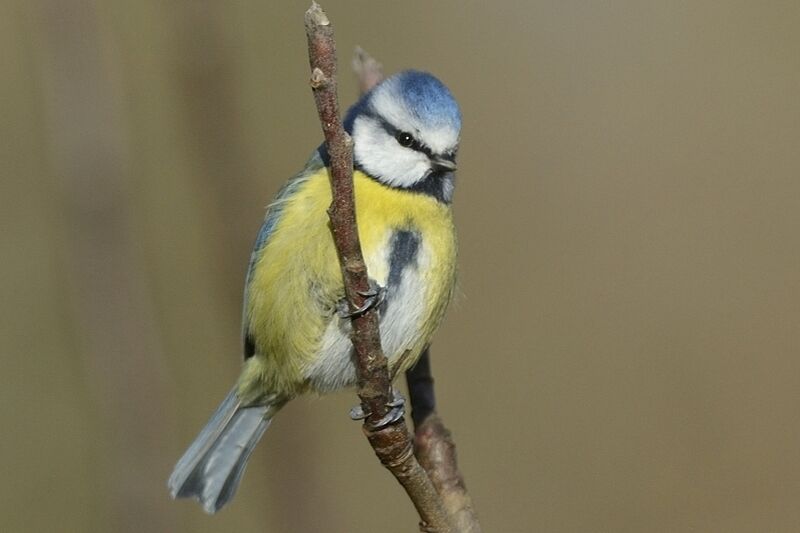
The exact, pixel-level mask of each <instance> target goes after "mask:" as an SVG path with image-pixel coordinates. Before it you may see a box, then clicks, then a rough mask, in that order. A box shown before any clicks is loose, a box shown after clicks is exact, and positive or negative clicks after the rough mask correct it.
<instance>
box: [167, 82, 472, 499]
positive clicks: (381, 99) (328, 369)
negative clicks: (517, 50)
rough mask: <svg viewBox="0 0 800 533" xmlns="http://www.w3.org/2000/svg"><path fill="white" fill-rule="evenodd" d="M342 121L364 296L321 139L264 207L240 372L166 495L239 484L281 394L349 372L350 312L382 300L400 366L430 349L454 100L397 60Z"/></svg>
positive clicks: (338, 379)
mask: <svg viewBox="0 0 800 533" xmlns="http://www.w3.org/2000/svg"><path fill="white" fill-rule="evenodd" d="M343 125H344V128H345V130H346V131H347V132H348V133H349V134H350V136H351V138H352V140H353V167H354V172H353V184H354V195H355V205H356V220H357V223H358V233H359V238H360V241H361V247H362V251H363V255H364V260H365V263H366V266H367V270H368V273H369V278H370V279H369V281H370V288H371V289H372V290H371V291H370V293H369V294H368V295H367V296H368V298H367V300H366V303H365V304H364V307H363V308H361V309H357V310H355V311H350V310H349V309H348V307H347V303H346V300H345V299H344V285H343V280H342V274H341V270H340V266H339V262H338V258H337V254H336V250H335V248H334V244H333V239H332V236H331V233H330V227H329V220H328V215H327V209H328V206H329V205H330V203H331V190H330V185H329V172H330V169H329V163H330V158H329V156H328V153H327V149H326V147H325V144H324V143H323V144H322V145H320V146H319V147H318V148H317V149H316V150H314V152H313V153H312V155H311V157H310V159H309V160H308V162H307V163H306V165H305V168H304V169H303V170H302V171H301V172H300V173H298V174H297V175H295V176H294V177H292V178H290V179H289V181H288V182H287V183H286V184H285V185H284V186H283V187H282V189H281V190H280V191H279V192H278V194H277V197H276V198H275V200H274V201H273V202H272V203H271V204H269V205H268V206H267V209H266V214H265V217H264V221H263V224H262V226H261V229H260V231H259V232H258V235H257V238H256V242H255V245H254V248H253V252H252V254H251V257H250V261H249V265H248V268H247V274H246V278H245V288H244V305H243V312H242V315H243V316H242V338H243V352H244V363H243V365H242V370H241V374H240V376H239V378H238V380H237V382H236V384H235V386H234V387H233V389H232V390H231V391H230V393H229V394H228V395H227V397H226V398H225V399H224V400H223V402H222V404H221V405H220V406H219V407H218V408H217V410H216V412H215V413H214V414H213V415H212V417H211V419H210V420H209V421H208V423H207V424H206V426H205V427H204V428H203V429H202V430H201V432H200V433H199V435H198V436H197V438H196V439H195V440H194V442H193V443H192V444H191V445H190V447H189V448H188V449H187V450H186V452H185V453H184V455H183V456H182V457H181V458H180V459H179V461H178V462H177V464H176V465H175V468H174V470H173V472H172V475H171V476H170V478H169V481H168V488H169V490H170V493H171V495H172V497H173V498H194V499H196V500H198V501H199V503H200V504H201V505H202V506H203V509H204V510H205V511H206V512H207V513H209V514H214V513H216V512H217V511H219V510H220V509H221V508H222V507H223V506H224V505H225V504H226V503H228V502H229V501H230V500H231V498H232V497H233V496H234V494H235V492H236V489H237V487H238V485H239V482H240V480H241V478H242V475H243V473H244V470H245V466H246V464H247V460H248V459H249V457H250V455H251V454H252V452H253V449H254V448H255V446H256V444H257V443H258V441H259V440H260V439H261V437H262V435H263V434H264V432H265V431H266V429H267V428H268V427H269V425H270V423H271V421H272V419H273V417H274V416H275V414H276V413H277V412H278V411H279V410H280V409H281V407H283V406H284V405H285V404H286V403H287V402H288V401H290V400H292V399H293V398H296V397H297V396H299V395H301V394H306V393H312V394H314V393H316V394H325V393H328V392H333V391H337V390H340V389H343V388H347V387H352V386H354V385H355V383H356V370H355V365H354V351H353V346H352V343H351V340H350V332H351V327H352V326H351V319H350V318H351V316H352V315H353V314H354V313H356V314H358V313H363V312H366V310H367V309H368V308H373V307H374V308H376V309H377V310H378V313H379V325H380V336H381V344H382V347H383V351H384V353H385V355H386V357H387V359H388V364H389V368H390V373H391V375H393V376H395V375H399V374H400V373H402V372H404V371H405V370H407V369H408V368H410V367H411V366H412V365H413V364H414V363H415V362H416V360H417V359H418V358H419V356H420V354H421V353H422V351H423V350H424V349H425V348H427V346H428V345H429V343H430V342H431V338H432V336H433V334H434V333H435V331H436V329H437V328H438V327H439V324H440V323H441V321H442V318H443V316H444V314H445V310H446V308H447V306H448V303H449V301H450V300H451V297H452V294H453V292H454V288H455V280H456V234H455V227H454V224H453V215H452V201H453V193H454V185H455V170H456V155H457V152H458V147H459V142H460V136H461V110H460V108H459V105H458V103H457V101H456V99H455V98H454V96H453V95H452V93H451V92H450V90H449V89H448V88H447V87H446V86H445V85H444V84H443V83H442V82H441V81H440V80H439V79H438V78H436V77H435V76H433V75H432V74H430V73H427V72H422V71H418V70H404V71H401V72H399V73H397V74H395V75H393V76H390V77H388V78H386V79H384V80H383V81H382V82H380V83H378V84H377V85H376V86H374V87H373V88H372V89H371V90H370V91H368V92H367V93H365V94H364V95H363V96H362V97H361V98H360V99H359V100H358V101H357V102H356V103H355V104H354V105H353V106H352V107H351V108H350V110H349V111H348V112H347V114H346V117H345V120H344V122H343ZM391 407H392V409H391V411H390V413H391V416H390V418H389V419H385V423H391V422H394V421H396V420H397V419H399V417H401V416H402V399H399V400H396V401H392V403H391ZM353 417H354V418H357V417H358V415H357V414H355V415H353Z"/></svg>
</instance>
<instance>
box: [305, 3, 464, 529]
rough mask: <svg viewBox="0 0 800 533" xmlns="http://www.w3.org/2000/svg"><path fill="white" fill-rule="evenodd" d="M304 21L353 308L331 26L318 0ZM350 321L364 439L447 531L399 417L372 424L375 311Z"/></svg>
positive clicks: (345, 154) (379, 365)
mask: <svg viewBox="0 0 800 533" xmlns="http://www.w3.org/2000/svg"><path fill="white" fill-rule="evenodd" d="M305 26H306V34H307V36H308V56H309V62H310V64H311V82H310V83H311V88H312V90H313V92H314V100H315V101H316V104H317V112H318V113H319V118H320V123H321V125H322V131H323V133H324V134H325V143H326V146H327V148H328V154H329V156H330V180H331V191H332V195H333V198H332V202H331V206H330V208H329V209H328V215H329V217H330V220H331V232H332V234H333V240H334V244H335V246H336V251H337V253H338V255H339V262H340V265H341V268H342V277H343V279H344V288H345V297H346V298H347V301H348V302H349V305H350V309H351V311H354V310H356V309H358V308H359V307H360V306H362V305H363V304H364V296H363V295H362V294H363V293H366V292H367V291H368V290H369V278H368V276H367V267H366V264H365V263H364V258H363V256H362V254H361V245H360V243H359V239H358V227H357V226H356V219H355V200H354V193H353V142H352V140H351V139H350V136H349V135H347V133H346V132H345V131H344V128H343V126H342V122H341V119H340V117H339V103H338V98H337V94H336V47H335V42H334V39H333V28H332V26H331V24H330V21H329V20H328V17H327V16H326V15H325V12H324V11H322V9H321V8H320V7H319V5H317V3H316V2H313V3H312V4H311V7H310V8H309V9H308V11H307V12H306V15H305ZM352 326H353V332H352V337H351V338H352V341H353V346H354V348H355V353H356V375H357V385H358V396H359V398H360V399H361V407H362V409H363V410H364V412H365V413H368V414H369V416H368V417H367V418H366V419H365V420H364V427H363V429H364V432H365V434H366V436H367V439H368V440H369V442H370V444H371V445H372V448H373V449H374V450H375V454H376V455H377V456H378V458H379V459H380V460H381V463H383V465H384V466H385V467H386V468H388V469H389V470H390V471H391V472H392V474H394V476H395V477H396V478H397V480H398V481H399V482H400V484H401V485H402V486H403V488H404V489H405V490H406V493H407V494H408V496H409V498H411V501H412V502H413V503H414V506H415V507H416V509H417V512H418V513H419V516H420V519H421V521H422V523H421V524H420V528H421V529H422V530H423V531H429V532H436V533H440V532H449V531H452V529H451V528H450V525H449V523H448V521H447V515H446V514H445V512H444V510H443V508H442V503H441V501H440V499H439V496H438V494H437V492H436V490H435V488H434V486H433V484H432V483H431V480H430V478H429V477H428V475H427V474H426V473H425V471H424V470H423V469H422V467H421V466H420V465H419V463H418V462H417V460H416V458H415V457H414V454H413V451H412V446H411V439H410V437H409V434H408V430H407V428H406V425H405V423H404V422H403V421H402V419H401V420H399V421H398V422H396V423H394V424H391V425H388V426H384V427H382V428H379V429H373V428H374V427H375V423H376V422H377V421H379V420H380V419H381V418H383V416H384V415H386V413H387V412H388V407H387V404H388V403H389V402H390V399H391V381H390V380H389V370H388V366H387V361H386V357H385V356H384V355H383V350H382V349H381V343H380V332H379V330H378V314H377V311H376V310H375V309H371V310H369V311H367V312H366V313H364V314H362V315H360V316H355V317H353V319H352Z"/></svg>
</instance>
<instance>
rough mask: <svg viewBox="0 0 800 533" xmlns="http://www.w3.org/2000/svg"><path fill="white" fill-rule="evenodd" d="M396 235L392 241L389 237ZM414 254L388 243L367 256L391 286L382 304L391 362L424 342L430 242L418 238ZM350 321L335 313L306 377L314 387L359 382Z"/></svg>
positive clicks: (381, 279)
mask: <svg viewBox="0 0 800 533" xmlns="http://www.w3.org/2000/svg"><path fill="white" fill-rule="evenodd" d="M389 240H390V239H387V241H389ZM412 245H413V246H414V247H415V249H414V252H413V254H407V255H413V257H404V258H400V259H398V257H397V256H398V252H397V248H398V247H397V246H392V245H391V244H389V242H387V245H386V246H383V247H381V250H380V251H379V253H377V254H373V256H372V257H369V258H367V268H368V271H369V275H370V277H371V278H372V279H374V280H375V281H377V282H378V283H379V284H380V285H381V286H382V287H386V289H387V295H386V302H385V304H384V305H383V306H381V311H380V312H381V315H380V331H381V346H382V348H383V353H384V354H385V355H386V357H387V358H389V364H390V366H391V365H392V364H393V363H394V362H395V361H397V359H398V358H399V357H400V356H402V355H403V354H404V353H405V352H406V351H407V350H409V349H412V348H413V347H415V346H419V342H420V336H421V335H422V334H423V333H422V331H421V328H420V325H421V323H422V320H423V318H422V315H423V311H424V305H425V294H426V288H427V287H426V276H425V271H426V269H427V268H428V267H429V265H430V258H431V254H430V253H429V251H428V250H426V247H425V243H424V241H417V242H416V244H415V245H414V244H413V243H412ZM350 330H351V322H350V319H349V318H347V319H342V318H340V317H338V316H334V317H333V319H332V320H331V321H330V323H329V324H328V327H327V329H326V330H325V334H324V335H323V338H322V342H321V345H320V354H319V356H318V357H317V358H316V360H315V361H314V363H313V364H312V365H311V367H310V368H309V370H308V372H307V373H306V376H307V378H308V380H309V382H310V384H311V386H312V388H313V389H314V390H316V391H318V392H329V391H333V390H337V389H341V388H344V387H350V386H353V385H355V383H356V373H355V365H354V362H353V357H354V353H353V345H352V342H351V341H350Z"/></svg>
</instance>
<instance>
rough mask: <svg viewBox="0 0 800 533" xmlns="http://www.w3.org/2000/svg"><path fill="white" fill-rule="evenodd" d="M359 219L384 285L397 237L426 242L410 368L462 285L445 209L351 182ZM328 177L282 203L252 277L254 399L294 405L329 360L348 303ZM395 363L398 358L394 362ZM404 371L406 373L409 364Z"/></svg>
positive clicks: (418, 197)
mask: <svg viewBox="0 0 800 533" xmlns="http://www.w3.org/2000/svg"><path fill="white" fill-rule="evenodd" d="M354 183H355V196H356V218H357V222H358V228H359V237H360V239H361V247H362V250H363V253H364V258H365V261H366V263H367V269H368V271H369V275H370V277H371V278H373V279H375V280H376V281H378V282H379V283H380V284H382V285H385V283H386V281H387V277H388V275H389V269H390V265H389V259H390V253H391V250H390V249H389V248H390V246H389V241H390V239H391V236H392V235H393V234H394V233H395V232H397V231H401V230H406V231H413V232H415V233H416V234H418V235H420V236H421V247H422V248H423V249H424V252H425V258H426V259H425V264H424V265H420V266H419V270H420V275H421V276H422V280H423V282H424V287H425V288H424V293H425V295H424V299H423V300H424V305H423V309H422V311H421V312H419V313H417V314H416V315H415V317H418V318H415V320H418V321H419V324H418V326H417V328H418V335H416V336H415V339H414V341H415V342H414V343H413V346H412V347H411V351H413V352H415V353H412V354H411V357H409V358H408V360H407V363H409V364H410V363H411V362H413V361H414V360H416V357H417V356H418V355H419V352H420V351H421V350H422V349H423V348H424V346H425V345H426V344H427V343H428V342H429V341H430V337H431V335H432V334H433V332H434V330H435V329H436V327H437V326H438V323H439V321H440V320H441V317H442V315H443V314H444V310H445V307H446V306H447V303H448V301H449V299H450V295H451V292H452V288H453V284H454V279H455V255H456V248H455V232H454V228H453V222H452V214H451V210H450V208H449V206H448V205H445V204H443V203H441V202H438V201H437V200H436V199H434V198H432V197H430V196H427V195H424V194H420V193H414V192H408V191H404V190H399V189H393V188H390V187H387V186H385V185H382V184H380V183H378V182H376V181H375V180H373V179H370V178H369V177H367V176H366V175H364V174H362V173H361V172H356V173H355V174H354ZM330 202H331V192H330V185H329V182H328V173H327V170H325V169H322V170H320V172H318V173H316V174H313V175H312V176H310V177H309V178H307V179H306V181H305V182H304V183H303V184H302V185H300V186H299V188H298V189H297V191H296V193H295V194H294V195H292V196H291V197H290V198H288V199H287V200H285V203H284V205H283V206H282V208H283V211H282V214H281V217H280V219H279V220H278V222H277V224H276V226H275V229H274V231H273V233H272V235H271V236H270V239H269V241H268V242H267V244H266V245H265V246H264V248H263V249H262V250H261V252H260V254H259V256H258V258H257V260H256V265H255V268H254V270H253V273H252V275H251V281H250V285H249V295H248V296H249V297H248V306H247V309H246V313H247V315H248V318H249V333H250V335H251V337H252V338H253V340H254V342H255V346H256V356H255V357H253V358H251V359H250V360H249V361H248V363H247V365H246V367H245V369H244V372H243V375H242V378H241V380H240V391H242V392H245V391H248V393H247V395H248V396H251V395H254V394H257V392H258V391H259V390H260V391H262V392H266V391H269V392H273V393H274V392H278V393H282V394H287V395H290V396H294V395H295V394H297V393H300V392H302V391H303V390H305V389H306V388H307V387H308V374H309V371H310V369H311V368H312V366H313V365H314V363H315V361H316V360H317V359H319V358H320V357H321V356H322V354H321V352H320V350H321V343H322V339H323V336H324V334H325V331H326V329H327V328H328V326H329V324H330V323H331V320H333V319H334V316H335V304H336V302H337V301H338V300H339V299H341V298H342V297H343V295H344V291H343V288H342V278H341V272H340V269H339V263H338V260H337V257H336V252H335V249H334V247H333V241H332V238H331V234H330V230H329V226H328V215H327V208H328V206H329V205H330ZM386 355H387V357H389V358H390V360H391V359H392V358H396V357H397V356H398V355H400V354H394V353H387V354H386ZM404 366H407V365H404Z"/></svg>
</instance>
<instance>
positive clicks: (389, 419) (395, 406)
mask: <svg viewBox="0 0 800 533" xmlns="http://www.w3.org/2000/svg"><path fill="white" fill-rule="evenodd" d="M405 404H406V399H405V398H403V395H402V394H400V391H399V390H397V389H395V388H394V387H392V399H391V400H389V402H388V403H387V404H386V407H388V408H389V410H388V411H387V412H386V414H385V415H384V416H383V418H381V419H380V420H378V421H377V422H374V423H370V424H368V425H369V429H370V430H372V431H376V430H378V429H381V428H384V427H386V426H389V425H391V424H394V423H395V422H397V421H398V420H400V419H401V418H403V415H405V408H404V406H405ZM371 414H372V413H367V412H364V408H363V407H362V406H361V404H359V405H356V406H355V407H353V408H352V409H350V418H352V419H353V420H363V419H365V418H367V417H368V416H370V415H371Z"/></svg>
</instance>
